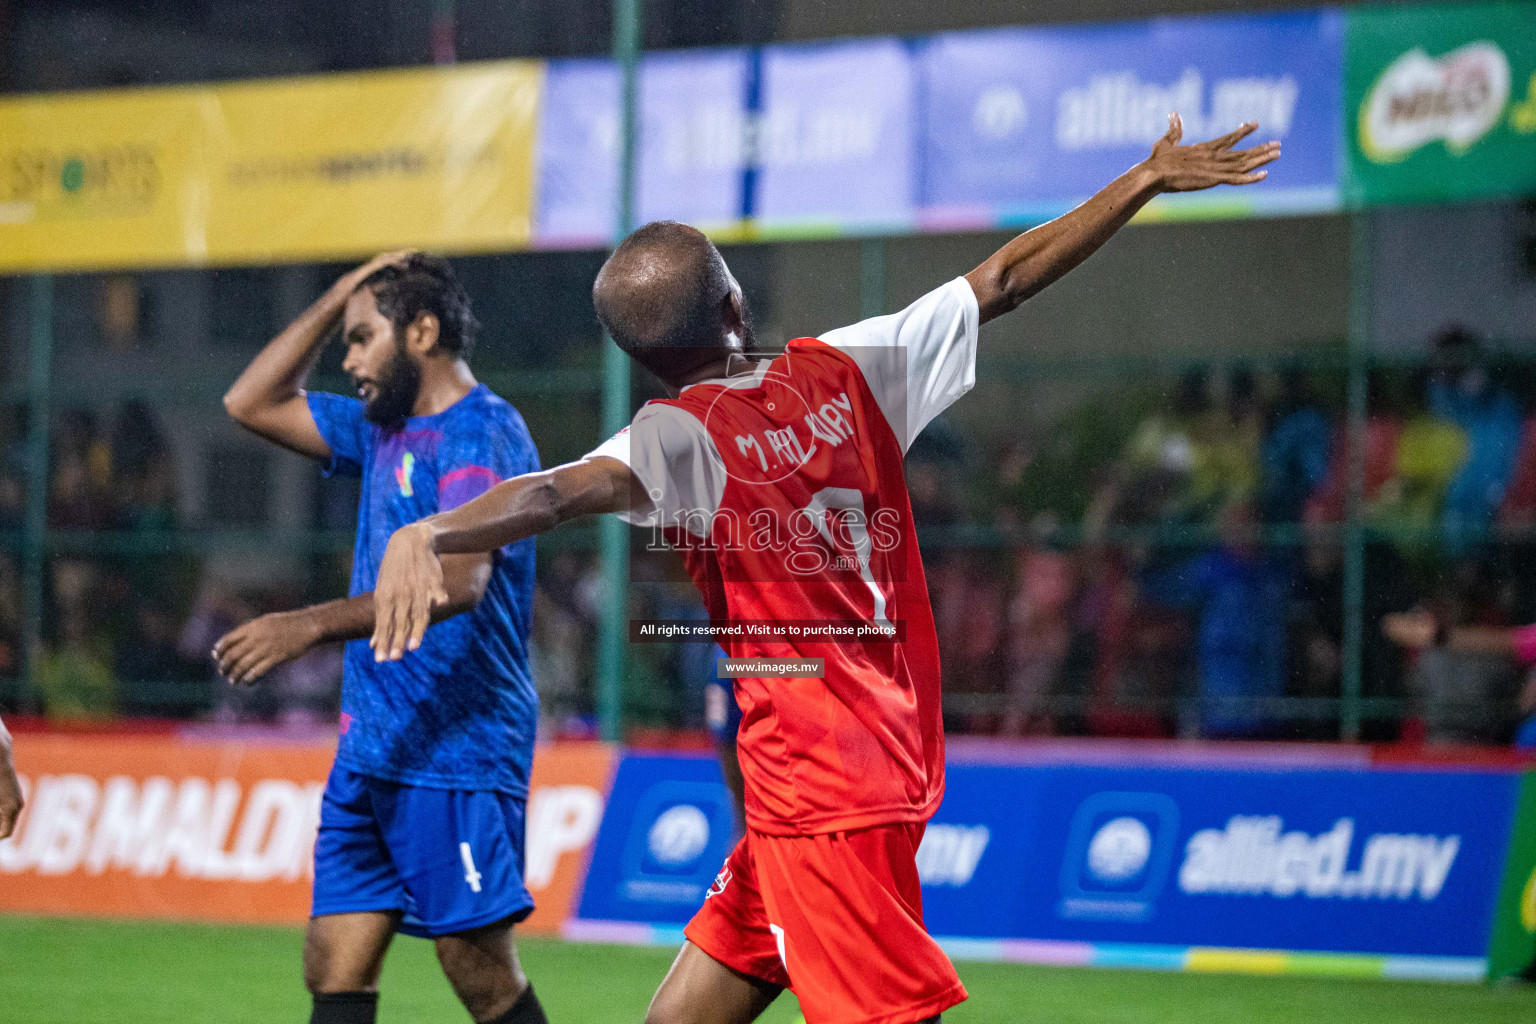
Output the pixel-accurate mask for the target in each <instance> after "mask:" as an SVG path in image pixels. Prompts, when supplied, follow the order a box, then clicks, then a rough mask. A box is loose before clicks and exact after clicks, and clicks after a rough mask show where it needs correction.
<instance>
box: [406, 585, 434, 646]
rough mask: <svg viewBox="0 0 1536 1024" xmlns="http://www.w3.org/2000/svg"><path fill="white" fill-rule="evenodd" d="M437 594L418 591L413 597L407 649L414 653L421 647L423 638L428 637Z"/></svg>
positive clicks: (408, 624) (407, 624)
mask: <svg viewBox="0 0 1536 1024" xmlns="http://www.w3.org/2000/svg"><path fill="white" fill-rule="evenodd" d="M436 596H437V592H436V590H435V589H432V590H418V591H417V592H416V593H415V594H413V595H412V596H411V613H410V618H409V619H408V620H407V622H406V629H405V649H406V650H407V651H414V650H416V649H417V648H418V647H420V646H421V638H422V637H424V636H426V635H427V625H428V624H429V623H430V622H431V621H432V602H433V601H434V600H435V599H436Z"/></svg>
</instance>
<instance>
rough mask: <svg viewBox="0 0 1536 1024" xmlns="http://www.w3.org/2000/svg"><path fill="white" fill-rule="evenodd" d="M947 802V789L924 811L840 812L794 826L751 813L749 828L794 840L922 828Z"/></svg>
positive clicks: (897, 808)
mask: <svg viewBox="0 0 1536 1024" xmlns="http://www.w3.org/2000/svg"><path fill="white" fill-rule="evenodd" d="M943 800H944V789H943V787H940V788H939V792H938V793H937V794H936V795H935V796H934V797H933V798H932V799H930V800H929V801H928V802H927V803H925V804H923V805H922V806H920V807H912V806H910V805H900V806H886V807H874V808H870V809H868V810H863V811H860V812H858V813H857V814H847V813H843V812H838V813H836V814H821V815H816V816H813V817H808V818H797V819H796V820H794V821H791V822H785V821H776V820H773V819H764V818H763V817H762V816H760V815H754V814H752V813H751V812H750V811H749V812H748V813H747V828H749V829H751V830H752V831H753V832H758V833H761V834H763V835H765V836H778V837H780V838H793V837H795V836H821V835H827V834H828V833H832V832H853V831H857V830H858V829H862V828H878V827H879V826H881V825H921V824H924V823H926V822H927V821H928V819H929V818H932V817H933V814H934V812H935V811H937V810H938V809H939V804H940V803H941V802H943Z"/></svg>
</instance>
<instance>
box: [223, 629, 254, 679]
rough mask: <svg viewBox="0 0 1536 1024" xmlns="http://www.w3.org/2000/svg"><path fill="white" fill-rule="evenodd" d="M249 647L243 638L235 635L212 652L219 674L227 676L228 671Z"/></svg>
mask: <svg viewBox="0 0 1536 1024" xmlns="http://www.w3.org/2000/svg"><path fill="white" fill-rule="evenodd" d="M248 647H249V644H247V643H246V642H245V640H244V638H241V637H237V638H236V639H234V640H232V641H230V642H229V643H228V644H225V645H224V648H223V649H222V650H219V651H215V652H214V660H215V661H216V662H217V663H218V666H219V674H220V675H222V676H225V677H228V676H229V674H230V671H231V670H232V669H233V668H234V667H235V665H236V664H237V663H238V662H239V661H240V656H241V655H242V654H244V653H245V651H246V649H247V648H248Z"/></svg>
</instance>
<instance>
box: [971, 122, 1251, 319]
mask: <svg viewBox="0 0 1536 1024" xmlns="http://www.w3.org/2000/svg"><path fill="white" fill-rule="evenodd" d="M1257 127H1258V125H1257V124H1256V123H1254V122H1249V123H1248V124H1245V125H1243V126H1241V127H1240V128H1238V129H1237V130H1236V131H1234V132H1232V133H1231V134H1230V135H1224V136H1222V137H1221V138H1219V139H1212V140H1211V141H1209V142H1199V143H1195V144H1194V145H1190V146H1184V145H1180V140H1181V139H1182V138H1183V135H1184V124H1183V121H1182V120H1181V119H1180V118H1179V115H1178V114H1170V115H1169V117H1168V134H1167V135H1165V136H1163V138H1162V139H1160V140H1159V141H1158V143H1157V145H1156V146H1154V147H1153V148H1152V155H1151V156H1149V157H1148V158H1147V159H1146V160H1143V161H1142V162H1141V163H1139V164H1137V165H1136V166H1135V167H1132V168H1131V169H1130V170H1128V171H1126V172H1125V173H1124V174H1122V175H1120V177H1118V178H1116V179H1115V180H1114V181H1112V182H1110V183H1109V185H1107V186H1106V187H1105V188H1104V189H1102V190H1101V191H1100V192H1099V193H1098V194H1097V195H1095V196H1094V197H1093V198H1092V199H1089V200H1088V201H1087V202H1086V203H1084V204H1083V205H1082V206H1079V207H1078V208H1077V209H1075V210H1073V211H1072V212H1071V213H1068V214H1066V215H1064V216H1061V217H1057V218H1056V219H1055V220H1053V221H1051V222H1049V223H1047V224H1042V225H1040V226H1039V227H1037V228H1034V229H1032V230H1030V231H1026V232H1025V233H1024V234H1022V235H1020V236H1019V237H1017V238H1015V239H1014V240H1013V241H1011V242H1009V243H1008V244H1007V245H1005V246H1003V247H1002V248H1001V249H999V250H998V251H997V252H996V253H994V254H993V255H992V257H991V258H990V259H988V260H987V261H986V262H985V263H983V264H982V265H981V266H979V267H977V268H976V269H975V270H973V271H971V272H970V273H969V274H967V275H966V280H967V281H969V282H970V283H971V287H972V289H974V290H975V292H976V300H977V304H978V305H979V306H980V307H981V322H982V323H986V322H987V321H988V320H991V319H993V318H995V317H999V316H1002V315H1003V314H1004V313H1007V312H1010V311H1012V310H1014V309H1017V308H1018V307H1019V305H1020V304H1021V303H1023V302H1024V301H1025V300H1026V299H1028V298H1029V297H1030V296H1032V295H1034V294H1036V293H1037V292H1039V291H1041V290H1042V289H1044V288H1046V287H1047V286H1048V285H1050V284H1051V283H1052V282H1053V281H1055V280H1056V279H1057V278H1059V277H1061V276H1062V275H1063V274H1066V273H1067V272H1068V271H1070V270H1072V268H1074V267H1076V266H1077V265H1078V264H1079V263H1081V262H1083V261H1084V260H1086V259H1087V258H1088V257H1089V256H1091V255H1093V253H1094V252H1095V251H1096V250H1097V249H1098V248H1099V247H1100V246H1101V245H1103V244H1104V243H1105V242H1107V241H1109V239H1110V237H1111V236H1112V235H1114V233H1115V232H1116V231H1119V230H1120V229H1121V228H1122V227H1124V226H1125V224H1126V222H1127V221H1129V220H1130V219H1131V217H1133V216H1135V214H1136V211H1137V210H1140V209H1141V208H1142V207H1143V206H1145V205H1147V203H1148V202H1150V201H1151V200H1152V199H1153V197H1155V196H1158V195H1161V194H1162V193H1164V192H1198V191H1200V190H1201V189H1207V188H1214V187H1215V186H1217V185H1251V184H1253V183H1254V182H1257V181H1262V180H1264V178H1265V176H1266V173H1267V172H1265V171H1261V170H1259V168H1261V167H1263V166H1264V165H1265V164H1268V163H1270V162H1272V161H1273V160H1275V159H1276V158H1277V157H1279V155H1280V143H1278V142H1267V143H1265V144H1264V145H1262V146H1255V147H1253V148H1252V149H1233V148H1232V147H1233V146H1235V145H1236V144H1237V143H1239V142H1241V141H1242V140H1243V139H1245V138H1247V137H1248V136H1249V135H1251V134H1253V131H1254V129H1256V128H1257Z"/></svg>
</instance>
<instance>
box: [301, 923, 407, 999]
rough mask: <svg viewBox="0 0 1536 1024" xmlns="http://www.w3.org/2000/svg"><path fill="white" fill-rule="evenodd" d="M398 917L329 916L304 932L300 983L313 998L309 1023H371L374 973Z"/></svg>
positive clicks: (379, 967)
mask: <svg viewBox="0 0 1536 1024" xmlns="http://www.w3.org/2000/svg"><path fill="white" fill-rule="evenodd" d="M397 919H398V915H395V914H383V913H364V914H330V915H325V916H322V917H314V918H311V919H310V922H309V928H308V929H307V930H306V931H305V933H304V987H305V988H307V989H309V992H310V994H311V995H312V996H313V997H314V1007H313V1009H312V1010H311V1011H310V1017H309V1020H310V1024H373V1022H374V1019H375V1017H376V1015H377V1014H378V1007H379V972H380V971H381V970H382V969H383V967H384V954H385V953H386V952H387V951H388V950H389V943H390V939H392V938H393V937H394V933H395V926H396V924H397V923H398V920H397Z"/></svg>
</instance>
